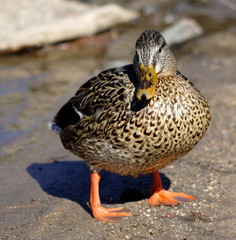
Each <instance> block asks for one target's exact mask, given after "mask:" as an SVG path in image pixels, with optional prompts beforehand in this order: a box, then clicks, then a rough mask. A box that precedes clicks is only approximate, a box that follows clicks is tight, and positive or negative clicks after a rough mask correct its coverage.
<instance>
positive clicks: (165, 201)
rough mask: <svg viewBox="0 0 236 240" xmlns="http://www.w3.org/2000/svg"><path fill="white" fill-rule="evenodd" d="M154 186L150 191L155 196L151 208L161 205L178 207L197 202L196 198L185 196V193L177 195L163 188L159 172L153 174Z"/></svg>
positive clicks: (149, 202)
mask: <svg viewBox="0 0 236 240" xmlns="http://www.w3.org/2000/svg"><path fill="white" fill-rule="evenodd" d="M152 176H153V186H152V188H151V189H150V192H151V193H153V195H152V196H151V197H150V199H149V201H148V204H149V205H151V206H159V205H178V204H181V203H183V202H190V201H193V200H195V199H196V198H195V197H193V196H191V195H188V194H184V193H175V192H169V191H167V190H165V189H163V187H162V183H161V178H160V175H159V172H158V171H156V172H153V173H152Z"/></svg>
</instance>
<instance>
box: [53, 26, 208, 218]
mask: <svg viewBox="0 0 236 240" xmlns="http://www.w3.org/2000/svg"><path fill="white" fill-rule="evenodd" d="M210 120H211V112H210V107H209V104H208V102H207V100H206V99H205V97H204V96H203V95H202V94H201V93H200V91H199V90H198V89H197V88H196V87H195V86H194V85H193V83H191V82H190V81H189V80H188V79H187V78H186V77H185V76H184V75H182V74H181V72H180V71H178V70H177V66H176V58H175V56H174V54H173V53H172V52H171V50H170V48H169V46H168V45H167V43H166V41H165V39H164V37H163V36H162V35H161V34H160V33H159V32H158V31H156V30H146V31H144V32H143V33H142V34H141V35H140V37H139V38H138V39H137V41H136V45H135V53H134V58H133V63H132V64H128V65H125V66H122V67H116V68H112V69H108V70H105V71H102V72H101V73H99V74H98V75H97V76H95V77H92V78H91V79H89V80H88V81H87V82H85V83H84V84H83V85H82V86H81V87H80V88H79V89H78V91H77V92H76V93H75V95H74V96H73V97H72V98H71V99H69V101H67V102H66V103H65V104H64V105H63V106H62V107H61V109H60V110H59V111H58V112H57V114H56V116H55V117H54V120H53V121H52V122H50V123H49V128H50V129H51V130H53V131H55V132H56V133H57V134H59V136H60V139H61V142H62V144H63V146H64V148H65V149H67V150H69V151H70V152H72V153H73V154H75V155H76V156H78V157H79V158H82V159H84V160H85V161H86V163H87V166H88V169H89V171H90V179H91V189H90V199H89V205H90V208H91V210H92V215H93V217H94V218H95V219H97V220H100V221H102V222H117V221H119V220H121V219H122V218H123V217H127V216H129V215H131V213H130V211H129V210H127V209H125V208H122V207H118V208H104V207H103V206H102V205H101V200H100V195H99V182H100V179H101V174H100V171H101V170H105V171H109V172H111V173H116V174H119V175H131V176H133V177H137V176H138V175H146V174H149V173H152V176H153V186H152V188H151V189H150V193H151V197H150V198H149V201H148V203H149V205H150V206H160V205H177V204H181V203H184V202H189V201H193V200H195V199H196V198H195V197H194V196H191V195H188V194H185V193H180V192H177V193H175V192H171V191H168V190H165V189H164V188H163V186H162V183H161V178H160V175H159V170H160V169H162V168H164V167H166V166H167V165H169V164H171V163H172V162H174V161H175V160H177V159H179V158H181V157H183V156H184V155H185V154H187V153H188V152H189V151H190V150H191V149H192V148H193V147H194V146H195V145H196V144H197V143H198V142H199V140H200V139H201V138H202V137H203V135H204V134H205V133H206V131H207V129H208V126H209V122H210Z"/></svg>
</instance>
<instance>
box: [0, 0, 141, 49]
mask: <svg viewBox="0 0 236 240" xmlns="http://www.w3.org/2000/svg"><path fill="white" fill-rule="evenodd" d="M135 18H138V13H137V12H135V11H131V10H126V9H124V8H122V7H120V6H119V5H117V4H106V5H104V6H95V5H90V4H85V3H79V2H71V1H65V0H51V1H47V0H37V1H30V0H21V1H18V0H9V1H3V2H1V12H0V39H1V41H0V51H16V50H19V49H21V48H23V47H29V46H42V45H44V44H51V43H54V42H59V41H64V40H69V39H73V38H78V37H87V36H90V35H92V34H95V33H97V32H100V31H104V30H106V29H108V28H110V27H112V26H114V25H115V24H119V23H124V22H127V21H131V20H133V19H135Z"/></svg>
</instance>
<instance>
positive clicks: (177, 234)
mask: <svg viewBox="0 0 236 240" xmlns="http://www.w3.org/2000/svg"><path fill="white" fill-rule="evenodd" d="M121 42H122V41H121ZM235 42H236V36H235V29H232V30H228V31H218V32H217V33H214V34H210V35H205V36H203V37H201V38H199V39H196V40H194V41H191V42H189V43H186V44H184V45H183V46H178V47H177V48H175V49H174V51H175V53H176V54H177V58H178V68H179V70H180V71H181V72H182V73H183V74H184V75H186V76H187V77H188V78H189V79H191V80H192V82H193V83H194V84H195V85H196V86H197V87H198V88H199V89H200V90H201V91H202V93H203V94H204V95H205V97H206V98H207V99H208V100H209V104H210V106H211V110H212V121H211V124H210V128H209V131H208V132H207V134H206V135H205V136H204V138H203V139H202V141H200V143H199V144H198V145H197V146H196V147H195V148H194V149H193V150H192V151H191V152H190V153H189V154H188V155H186V156H185V157H184V158H183V159H181V160H179V161H177V162H175V163H174V164H172V165H170V166H168V167H166V168H165V169H162V170H161V177H162V180H163V183H164V186H165V188H167V189H169V190H172V191H181V192H185V193H188V194H191V195H194V196H196V197H197V199H196V200H195V201H194V202H191V203H185V204H183V205H179V206H174V207H166V206H162V207H155V208H151V207H149V206H148V197H149V194H148V190H149V188H150V187H151V185H152V178H151V175H147V176H139V177H138V178H137V179H134V178H132V177H121V176H118V175H115V174H111V173H108V172H102V180H101V184H100V194H101V200H102V203H103V204H104V206H107V207H111V206H112V207H113V206H123V207H125V208H127V209H129V210H130V211H131V213H132V216H130V217H127V218H125V219H123V220H122V221H120V222H118V223H109V224H106V223H102V222H99V221H97V220H95V219H94V218H93V217H92V216H91V211H90V209H89V207H88V205H87V202H88V200H89V191H90V179H89V172H88V169H87V167H86V164H85V162H84V161H83V160H80V159H78V158H76V157H75V156H73V155H72V154H70V153H69V152H67V151H66V150H64V149H63V147H62V145H61V143H60V140H59V138H58V136H57V135H55V134H54V133H53V132H50V131H49V130H48V129H47V121H48V120H50V119H51V118H52V117H53V113H55V112H56V111H57V109H58V108H59V107H60V106H61V105H62V104H63V103H64V101H65V100H66V99H68V98H69V97H70V96H71V95H72V93H74V92H75V89H76V88H77V87H79V85H80V84H81V83H82V82H84V81H85V80H86V79H88V78H89V77H90V76H92V75H93V74H94V70H95V69H101V68H103V67H105V65H104V64H106V63H107V62H106V61H104V60H103V61H100V60H99V59H98V58H96V57H95V58H93V59H91V58H85V59H84V60H81V59H80V60H77V59H76V58H74V59H73V58H67V57H65V59H64V60H63V61H61V60H60V61H57V59H55V58H50V59H45V58H40V59H41V60H37V59H36V60H35V62H37V63H35V62H34V61H32V60H31V59H29V60H27V59H25V62H27V61H28V63H27V64H26V63H25V62H24V63H19V64H18V66H19V68H20V69H23V70H24V71H23V70H22V71H23V72H20V74H22V76H31V75H32V71H33V73H34V74H36V75H37V74H38V73H40V71H43V72H47V73H49V74H48V75H46V76H44V77H43V78H42V80H40V81H38V82H35V83H32V85H30V86H29V89H30V93H27V95H24V97H25V99H26V100H25V101H30V102H31V106H30V107H28V108H27V111H24V112H22V113H21V114H20V121H21V124H22V125H23V123H24V124H30V122H31V121H34V120H35V119H34V118H37V119H39V118H40V119H41V121H39V122H37V124H36V125H34V127H33V128H32V129H31V130H30V131H28V132H27V133H25V134H22V135H21V136H20V137H18V138H17V139H16V140H15V141H11V142H8V143H6V144H5V145H3V147H2V148H1V162H0V182H1V185H0V192H1V196H0V216H1V217H0V239H4V240H5V239H17V240H18V239H22V240H26V239H30V240H33V239H37V240H38V239H58V240H60V239H63V240H65V239H85V240H86V239H161V240H162V239H163V240H166V239H170V240H171V239H181V240H184V239H197V240H199V239H217V240H222V239H227V240H228V239H235V238H236V219H235V203H236V196H235V192H236V191H235V187H236V186H235V185H236V171H235V160H236V159H235V156H236V98H235V96H236V77H235V76H236V68H235V66H236V50H235V47H233V45H234V44H235ZM114 46H115V47H114ZM114 46H113V48H112V47H111V48H110V49H108V51H107V52H106V56H109V54H111V53H112V52H113V51H114V48H116V47H117V49H119V43H117V44H116V45H114ZM127 54H129V53H127ZM131 57H132V55H130V59H131ZM98 60H99V61H100V63H99V65H98V64H97V63H96V62H97V61H98ZM11 61H13V60H12V59H11ZM31 61H32V63H31ZM77 61H78V62H77ZM72 63H73V64H72ZM34 64H37V66H39V65H40V69H41V70H37V71H36V70H32V69H34ZM108 65H109V64H108ZM26 66H27V67H26ZM29 66H30V67H29ZM28 68H29V69H28ZM83 69H84V70H83ZM3 70H4V71H5V72H6V74H5V75H6V76H11V75H10V74H11V73H10V71H11V70H9V72H8V69H5V68H4V69H3ZM4 71H3V73H4ZM11 72H12V71H11ZM3 73H1V74H3ZM12 74H15V73H12ZM17 74H19V71H18V72H17ZM3 75H4V74H3ZM3 75H1V77H3ZM68 79H70V83H69V84H68ZM18 97H19V96H18V95H17V96H15V95H14V96H12V97H11V99H14V101H17V99H18ZM5 101H6V102H7V99H6V100H5ZM9 106H11V105H10V103H9ZM36 112H37V114H36ZM4 124H5V123H4Z"/></svg>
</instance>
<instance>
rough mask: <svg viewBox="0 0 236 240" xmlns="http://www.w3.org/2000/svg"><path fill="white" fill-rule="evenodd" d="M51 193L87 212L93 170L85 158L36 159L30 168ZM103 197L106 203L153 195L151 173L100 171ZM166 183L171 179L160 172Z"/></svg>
mask: <svg viewBox="0 0 236 240" xmlns="http://www.w3.org/2000/svg"><path fill="white" fill-rule="evenodd" d="M27 172H28V173H29V175H30V176H31V177H32V178H34V179H35V180H36V181H37V182H38V183H39V185H40V186H41V188H42V189H43V190H44V191H45V192H46V193H48V194H50V195H52V196H55V197H59V198H66V199H69V200H72V201H74V202H76V203H78V204H80V205H81V206H82V207H83V208H84V209H85V210H86V211H87V212H91V211H90V208H89V207H88V205H87V202H88V201H89V197H90V173H89V170H88V168H87V165H86V163H85V162H83V161H55V162H52V163H33V164H31V165H30V166H29V167H28V168H27ZM101 175H102V178H101V181H100V188H99V189H100V197H101V202H102V203H105V204H116V203H123V202H130V201H138V200H142V199H145V198H148V197H150V194H149V189H150V188H151V186H152V183H153V181H152V174H148V175H140V176H139V177H137V178H133V177H131V176H120V175H117V174H113V173H110V172H106V171H101ZM160 176H161V180H162V184H163V187H164V188H165V189H168V188H169V187H170V184H171V182H170V180H169V179H168V178H167V177H166V176H165V175H164V174H162V173H160Z"/></svg>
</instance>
